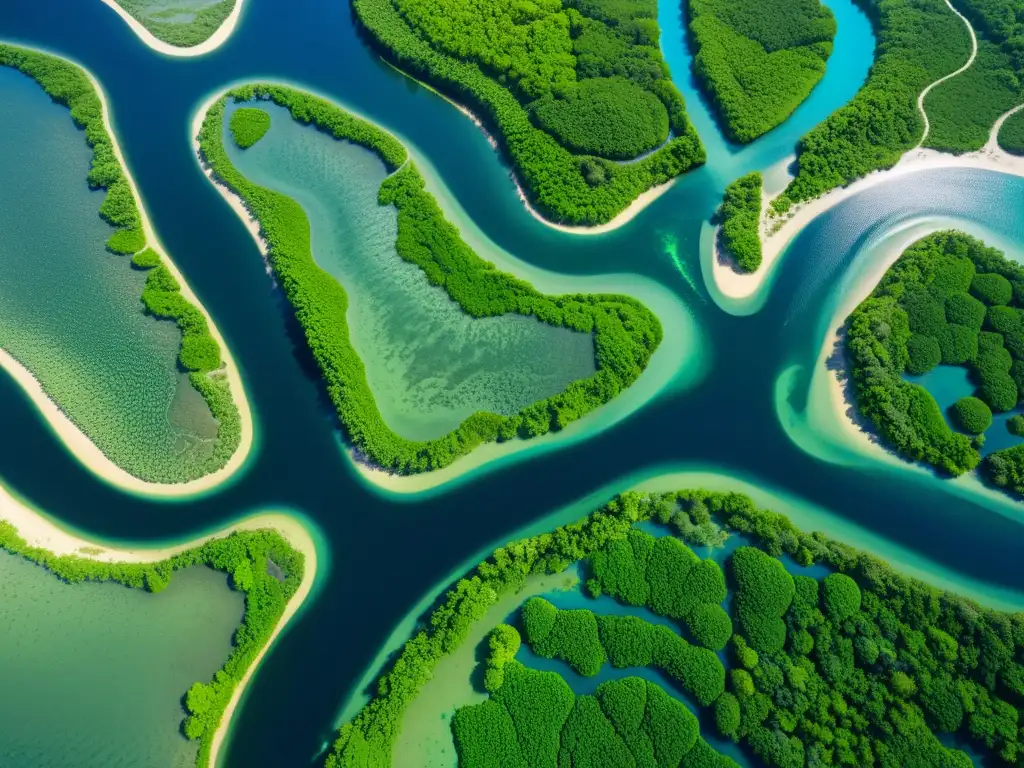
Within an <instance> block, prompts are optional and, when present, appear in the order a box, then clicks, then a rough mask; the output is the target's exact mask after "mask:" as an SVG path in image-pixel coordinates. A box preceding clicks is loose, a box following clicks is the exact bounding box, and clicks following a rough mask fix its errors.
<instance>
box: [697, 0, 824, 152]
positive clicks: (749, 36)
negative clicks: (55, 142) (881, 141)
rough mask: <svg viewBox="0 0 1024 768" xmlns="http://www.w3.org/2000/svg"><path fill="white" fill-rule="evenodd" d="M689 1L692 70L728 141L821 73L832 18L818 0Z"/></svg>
mask: <svg viewBox="0 0 1024 768" xmlns="http://www.w3.org/2000/svg"><path fill="white" fill-rule="evenodd" d="M688 9H689V29H690V34H691V35H692V36H693V45H694V51H695V55H694V59H693V68H694V71H695V72H696V74H697V77H698V78H699V79H700V81H701V84H702V85H703V86H704V88H705V89H706V90H707V91H708V92H709V93H710V95H711V98H712V100H713V103H714V105H715V107H716V109H717V111H718V115H719V117H720V119H721V122H722V127H723V129H724V131H725V133H726V135H727V136H728V137H729V138H730V139H732V140H733V141H737V142H740V143H744V144H746V143H748V142H751V141H753V140H754V139H756V138H757V137H759V136H761V135H763V134H765V133H767V132H768V131H770V130H771V129H772V128H775V127H776V126H778V125H779V124H781V123H782V122H783V121H785V120H786V118H788V117H789V116H790V115H791V114H793V110H795V109H796V108H797V107H798V106H800V104H801V103H802V102H803V101H804V99H806V98H807V97H808V96H809V95H810V93H811V90H812V89H813V88H814V86H815V85H817V84H818V81H819V80H821V78H822V77H823V76H824V75H825V63H826V62H827V61H828V57H829V56H830V55H831V54H832V40H833V38H835V35H836V20H835V18H834V17H833V16H832V12H831V11H830V10H829V9H828V8H826V7H825V6H823V5H821V4H820V3H819V2H818V0H799V1H798V2H794V1H793V0H769V2H760V1H759V0H689V3H688Z"/></svg>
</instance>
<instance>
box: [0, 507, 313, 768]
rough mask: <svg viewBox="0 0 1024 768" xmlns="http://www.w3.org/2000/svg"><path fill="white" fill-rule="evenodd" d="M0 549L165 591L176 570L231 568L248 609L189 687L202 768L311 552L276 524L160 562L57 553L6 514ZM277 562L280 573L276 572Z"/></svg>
mask: <svg viewBox="0 0 1024 768" xmlns="http://www.w3.org/2000/svg"><path fill="white" fill-rule="evenodd" d="M0 549H4V550H6V551H7V552H10V553H11V554H13V555H18V556H21V557H24V558H26V559H28V560H30V561H32V562H33V563H36V564H38V565H40V566H42V567H43V568H46V569H47V570H49V571H50V572H51V573H53V574H54V575H55V576H56V577H57V578H59V579H62V580H64V581H66V582H68V583H69V584H77V583H80V582H83V581H113V582H116V583H118V584H123V585H124V586H126V587H130V588H132V589H145V590H148V591H149V592H159V591H161V590H162V589H164V588H165V587H166V586H167V585H168V584H170V583H171V580H172V579H173V578H174V573H175V571H180V570H182V569H184V568H190V567H192V566H196V565H205V566H208V567H210V568H213V569H215V570H218V571H223V572H224V573H226V574H227V575H228V577H229V579H230V584H231V587H232V588H233V589H236V590H238V591H239V592H241V593H242V594H243V596H244V598H245V614H244V616H243V617H242V624H241V626H239V628H238V630H237V631H236V632H235V635H234V648H233V649H232V651H231V655H230V656H229V657H228V660H227V661H226V662H225V663H224V666H223V667H222V668H221V669H219V670H218V671H217V673H216V674H215V675H214V676H213V679H212V680H210V681H209V682H197V683H195V684H194V685H193V686H192V687H191V688H189V690H188V692H187V693H186V694H185V709H186V712H187V716H186V717H185V721H184V723H183V724H182V731H183V733H184V734H185V736H187V737H188V738H189V739H194V740H198V741H199V752H198V754H197V756H196V767H197V768H208V767H209V766H210V748H211V746H212V741H213V736H214V734H215V733H216V732H217V729H218V728H219V727H220V725H221V720H222V718H223V716H224V712H225V710H226V709H227V706H228V702H229V701H230V700H231V696H232V695H233V694H234V692H235V689H236V688H237V687H238V685H239V684H240V683H241V681H242V678H243V677H244V676H245V674H246V672H247V671H248V670H249V668H250V667H251V666H252V664H253V662H254V661H255V660H256V657H257V656H258V655H259V653H260V652H261V651H262V650H263V649H264V648H265V647H266V644H267V643H268V642H269V641H270V636H271V635H272V634H273V632H274V628H275V627H276V626H277V624H278V622H279V621H280V620H281V617H282V616H283V615H284V611H285V607H286V606H287V604H288V601H289V600H290V599H291V598H292V596H293V595H294V594H295V593H296V591H297V590H298V588H299V584H300V583H301V582H302V578H303V573H304V567H305V557H304V555H303V554H302V553H301V552H299V551H297V550H295V549H294V548H293V547H292V546H291V545H290V544H289V543H288V542H287V541H285V540H284V538H282V536H281V534H279V533H278V532H277V531H274V530H270V529H262V530H255V531H236V532H235V533H232V534H230V535H229V536H225V537H223V538H216V539H210V540H209V541H206V542H205V543H203V544H200V545H199V546H197V547H193V548H191V549H186V550H184V551H182V552H179V553H178V554H176V555H172V556H171V557H169V558H167V559H166V560H161V561H159V562H154V563H125V562H103V561H99V560H92V559H88V558H84V557H78V556H76V555H55V554H53V553H52V552H49V551H47V550H45V549H41V548H39V547H33V546H31V545H29V544H28V543H27V542H26V541H25V540H24V539H23V538H21V536H19V535H18V531H17V530H16V529H15V527H14V526H13V525H11V524H10V523H9V522H7V521H5V520H0ZM271 566H273V571H274V573H278V574H280V576H275V575H272V574H271V570H270V568H271Z"/></svg>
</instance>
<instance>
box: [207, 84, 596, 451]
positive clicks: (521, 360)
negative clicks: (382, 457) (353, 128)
mask: <svg viewBox="0 0 1024 768" xmlns="http://www.w3.org/2000/svg"><path fill="white" fill-rule="evenodd" d="M262 106H263V108H264V109H266V110H267V111H268V112H270V114H271V127H270V130H269V131H268V132H267V135H266V136H264V137H263V138H262V139H261V140H260V141H259V143H257V144H256V145H255V146H253V147H251V148H249V149H246V150H242V149H239V148H238V147H237V146H236V145H235V144H234V143H233V141H232V139H231V136H230V132H229V129H228V127H227V126H228V123H229V121H230V116H231V114H232V113H233V111H234V110H235V109H237V108H238V105H236V104H229V106H228V109H227V111H226V113H225V119H224V126H225V127H224V143H225V146H226V147H227V149H228V154H229V156H230V157H231V162H232V163H234V165H235V167H236V168H238V169H239V170H240V171H241V172H242V173H243V174H244V175H245V176H246V177H247V178H249V179H250V180H252V181H254V182H256V183H257V184H260V185H261V186H264V187H268V188H270V189H274V190H276V191H278V192H282V193H284V194H286V195H288V196H289V197H291V198H293V199H295V200H297V201H298V202H299V203H300V204H301V205H302V207H303V209H304V210H305V211H306V215H307V216H308V217H309V220H310V228H311V241H312V245H313V255H314V258H315V259H316V261H317V263H318V264H319V265H320V266H321V267H323V268H324V269H325V270H327V271H328V272H329V273H330V274H331V275H333V276H334V277H335V278H336V279H337V280H338V281H339V282H340V283H341V284H342V285H343V286H344V287H345V290H346V292H347V293H348V296H349V310H348V323H349V328H350V331H351V337H352V342H353V345H354V346H355V349H356V351H357V352H358V353H359V356H360V358H361V359H362V360H363V363H364V364H365V365H366V374H367V379H368V380H369V383H370V389H371V390H372V391H373V394H374V397H375V398H376V400H377V405H378V407H379V408H380V410H381V414H382V415H383V417H384V421H385V422H386V423H387V424H388V426H390V427H391V428H392V429H393V430H395V431H396V432H397V433H398V434H400V435H402V436H403V437H407V438H409V439H412V440H428V439H430V438H435V437H440V436H441V435H444V434H445V433H447V432H450V431H452V430H453V429H455V428H456V427H457V426H458V425H459V424H460V423H461V422H462V421H463V419H465V418H466V417H467V416H470V415H471V414H473V413H475V412H477V411H493V412H496V413H501V414H504V415H512V414H514V413H517V412H518V411H519V410H520V409H522V408H523V407H524V406H527V405H529V404H531V403H534V402H536V401H538V400H542V399H544V398H545V397H548V396H550V395H554V394H557V393H559V392H561V391H562V390H564V389H565V388H566V387H567V386H568V385H569V384H570V383H571V382H573V381H575V380H577V379H581V378H586V377H588V376H590V375H591V374H593V373H594V370H595V364H594V343H593V337H592V336H591V335H590V334H583V333H577V332H575V331H571V330H568V329H565V328H555V327H552V326H549V325H545V324H543V323H541V322H539V321H538V320H536V319H535V318H532V317H522V316H520V315H505V316H502V317H494V318H482V319H474V318H471V317H469V316H468V315H466V314H465V313H464V312H463V311H462V310H461V308H460V307H459V306H458V305H457V304H456V303H455V302H454V301H452V300H451V299H450V298H449V297H448V294H447V293H445V291H444V289H442V288H440V287H438V286H435V285H431V284H430V283H429V281H428V280H427V278H426V276H425V275H424V274H423V271H422V270H421V269H420V268H419V267H417V266H416V265H414V264H410V263H408V262H406V261H403V260H402V259H401V257H400V256H399V255H398V253H397V252H396V250H395V240H396V238H397V233H398V223H397V220H398V216H397V212H396V211H395V208H394V207H393V206H380V205H378V204H377V190H378V189H379V188H380V184H381V182H382V181H383V180H384V178H385V177H386V175H387V171H386V169H385V167H384V164H383V162H381V160H380V159H379V158H378V157H377V155H376V154H374V153H373V152H371V151H370V150H367V149H364V148H363V147H360V146H358V145H356V144H352V143H350V142H345V141H337V140H336V139H334V138H333V137H331V136H328V135H327V134H325V133H322V132H320V131H317V130H316V129H315V128H312V127H310V126H304V125H301V124H300V123H298V122H296V121H294V120H292V119H291V116H290V114H289V113H288V111H287V110H285V109H283V108H282V107H278V106H277V105H274V104H265V105H262Z"/></svg>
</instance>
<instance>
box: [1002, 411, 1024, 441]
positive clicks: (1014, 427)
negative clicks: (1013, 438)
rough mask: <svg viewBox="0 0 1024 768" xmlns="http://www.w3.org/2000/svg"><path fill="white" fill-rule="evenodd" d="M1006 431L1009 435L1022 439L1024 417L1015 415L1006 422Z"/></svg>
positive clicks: (1023, 435)
mask: <svg viewBox="0 0 1024 768" xmlns="http://www.w3.org/2000/svg"><path fill="white" fill-rule="evenodd" d="M1006 429H1007V431H1008V432H1009V433H1010V434H1011V435H1017V437H1024V415H1022V414H1019V413H1018V414H1017V415H1016V416H1011V417H1010V418H1009V419H1007V420H1006Z"/></svg>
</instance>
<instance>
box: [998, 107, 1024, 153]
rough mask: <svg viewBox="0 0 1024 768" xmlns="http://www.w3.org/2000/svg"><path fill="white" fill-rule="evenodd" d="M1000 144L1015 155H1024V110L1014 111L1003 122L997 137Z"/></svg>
mask: <svg viewBox="0 0 1024 768" xmlns="http://www.w3.org/2000/svg"><path fill="white" fill-rule="evenodd" d="M997 138H998V141H999V146H1000V147H1002V148H1003V149H1005V150H1006V151H1007V152H1009V153H1011V154H1014V155H1024V110H1020V111H1018V112H1015V113H1013V114H1012V115H1010V117H1008V118H1007V119H1006V122H1005V123H1003V127H1002V128H1001V129H1000V130H999V136H998V137H997Z"/></svg>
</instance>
